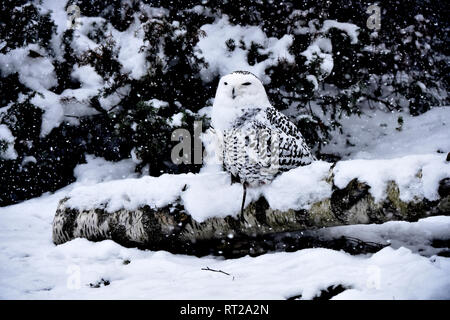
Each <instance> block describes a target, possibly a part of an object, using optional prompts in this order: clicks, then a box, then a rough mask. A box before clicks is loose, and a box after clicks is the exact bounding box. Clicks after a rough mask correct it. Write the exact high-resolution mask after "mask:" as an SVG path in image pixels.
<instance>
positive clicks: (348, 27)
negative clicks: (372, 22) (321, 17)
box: [320, 20, 359, 44]
mask: <svg viewBox="0 0 450 320" xmlns="http://www.w3.org/2000/svg"><path fill="white" fill-rule="evenodd" d="M331 28H336V29H339V30H342V31H344V32H345V33H346V34H347V35H348V36H349V37H350V39H351V44H355V43H358V33H359V32H358V29H359V27H358V26H357V25H355V24H353V23H346V22H338V21H336V20H325V21H324V22H323V26H322V29H320V32H323V33H326V32H328V31H329V30H330V29H331Z"/></svg>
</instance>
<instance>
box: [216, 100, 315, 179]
mask: <svg viewBox="0 0 450 320" xmlns="http://www.w3.org/2000/svg"><path fill="white" fill-rule="evenodd" d="M313 160H314V157H313V155H312V154H311V151H310V150H309V148H308V146H307V145H306V143H305V142H304V139H303V137H302V135H301V133H300V132H299V130H298V129H297V127H296V126H295V125H294V124H293V123H292V122H290V121H289V119H288V118H287V117H286V116H285V115H284V114H282V113H280V112H279V111H278V110H276V109H275V108H273V107H271V106H270V107H266V108H258V107H256V108H250V109H248V110H247V111H244V113H243V115H242V116H240V117H239V118H237V119H236V120H235V121H234V122H233V124H232V126H231V128H230V129H226V130H224V132H223V164H224V168H225V170H226V171H228V172H230V173H231V174H232V175H233V176H234V177H237V178H239V180H240V181H241V182H242V183H246V184H248V185H250V186H258V185H261V184H267V183H269V182H271V181H272V180H273V179H274V178H275V177H276V176H277V175H278V174H279V173H281V172H283V171H287V170H290V169H293V168H296V167H299V166H304V165H307V164H309V163H311V162H312V161H313Z"/></svg>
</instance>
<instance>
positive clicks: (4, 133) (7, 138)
mask: <svg viewBox="0 0 450 320" xmlns="http://www.w3.org/2000/svg"><path fill="white" fill-rule="evenodd" d="M15 140H16V139H15V138H14V136H13V135H12V133H11V130H9V128H8V127H7V126H6V125H4V124H0V143H6V150H1V149H0V159H7V160H14V159H16V158H17V152H16V150H14V141H15Z"/></svg>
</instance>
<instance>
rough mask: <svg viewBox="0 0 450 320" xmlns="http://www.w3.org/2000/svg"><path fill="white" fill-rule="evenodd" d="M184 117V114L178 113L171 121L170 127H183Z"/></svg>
mask: <svg viewBox="0 0 450 320" xmlns="http://www.w3.org/2000/svg"><path fill="white" fill-rule="evenodd" d="M183 116H184V114H183V112H178V113H176V114H174V115H173V116H172V118H171V119H170V121H169V122H170V125H171V126H172V127H181V125H182V124H183V122H182V120H183Z"/></svg>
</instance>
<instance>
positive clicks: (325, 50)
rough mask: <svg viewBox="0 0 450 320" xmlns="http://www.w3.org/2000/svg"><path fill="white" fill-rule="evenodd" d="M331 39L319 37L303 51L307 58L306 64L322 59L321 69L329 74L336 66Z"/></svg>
mask: <svg viewBox="0 0 450 320" xmlns="http://www.w3.org/2000/svg"><path fill="white" fill-rule="evenodd" d="M331 53H332V45H331V40H330V39H327V38H323V37H318V38H317V39H316V40H315V41H314V42H313V43H311V44H310V45H309V46H308V48H307V49H306V50H305V51H303V52H302V53H301V55H302V56H305V58H306V65H310V64H311V63H313V62H314V61H316V60H317V59H320V71H321V72H322V73H323V74H324V76H325V77H326V76H328V75H329V74H330V73H331V71H332V70H333V67H334V62H333V56H332V54H331Z"/></svg>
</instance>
